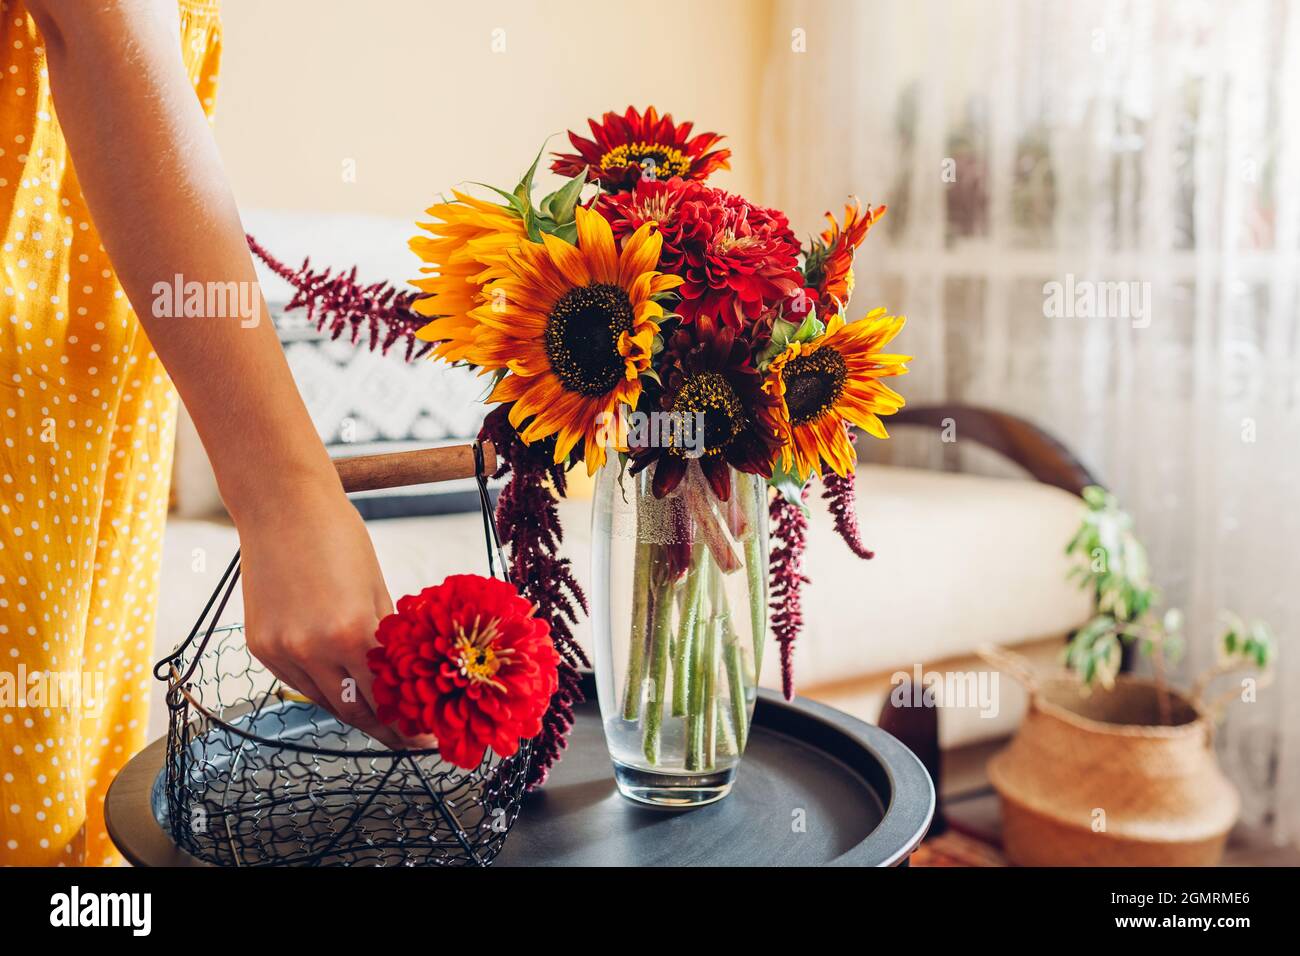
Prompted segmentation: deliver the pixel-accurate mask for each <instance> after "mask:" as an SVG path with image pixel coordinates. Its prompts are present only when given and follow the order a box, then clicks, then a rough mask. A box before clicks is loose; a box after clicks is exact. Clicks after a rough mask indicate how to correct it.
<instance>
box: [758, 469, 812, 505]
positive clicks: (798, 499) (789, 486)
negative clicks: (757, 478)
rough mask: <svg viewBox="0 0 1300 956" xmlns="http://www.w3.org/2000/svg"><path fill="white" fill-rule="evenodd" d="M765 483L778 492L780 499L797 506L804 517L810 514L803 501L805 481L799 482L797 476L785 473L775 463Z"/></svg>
mask: <svg viewBox="0 0 1300 956" xmlns="http://www.w3.org/2000/svg"><path fill="white" fill-rule="evenodd" d="M767 483H768V484H769V485H771V486H772V487H773V488H775V489H776V490H777V491H778V492H780V494H781V497H783V498H784V499H785V500H786V501H788V502H790V504H792V505H798V506H799V510H800V511H802V512H803V513H804V514H805V515H810V514H812V512H810V511H809V510H808V503H807V502H806V501H804V500H803V489H804V486H805V485H807V484H808V482H807V480H806V479H804V480H801V479H800V478H799V476H798V475H797V474H795V473H794V472H792V471H786V470H785V469H784V468H782V467H781V465H780V463H777V464H776V465H774V466H773V467H772V477H771V478H769V479H768V480H767Z"/></svg>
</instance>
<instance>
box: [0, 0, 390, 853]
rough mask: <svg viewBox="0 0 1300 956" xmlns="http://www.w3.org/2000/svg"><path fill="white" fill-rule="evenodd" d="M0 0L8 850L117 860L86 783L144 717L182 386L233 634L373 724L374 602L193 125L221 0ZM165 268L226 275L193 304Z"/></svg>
mask: <svg viewBox="0 0 1300 956" xmlns="http://www.w3.org/2000/svg"><path fill="white" fill-rule="evenodd" d="M0 18H2V19H0V229H3V231H4V236H3V248H2V249H0V269H2V270H3V276H0V434H2V435H3V441H2V443H0V864H19V865H22V864H26V865H54V864H68V865H83V864H89V865H100V864H109V863H115V862H118V859H117V856H116V853H115V851H114V850H113V847H112V845H111V843H110V841H109V840H108V838H107V835H106V833H105V832H104V825H103V801H104V794H105V792H106V791H107V789H108V785H109V783H110V782H111V781H112V779H113V776H114V774H115V773H116V772H117V771H118V770H119V769H120V768H121V767H122V765H123V764H124V763H125V762H126V761H127V760H128V759H129V758H130V757H131V756H132V755H133V754H134V753H135V752H136V751H137V750H139V749H140V747H141V746H143V744H144V742H145V741H144V732H145V713H146V702H147V698H148V695H149V693H150V691H151V687H150V685H151V683H152V682H153V680H152V675H151V672H150V661H151V657H152V652H153V641H154V635H153V627H154V610H155V606H156V604H157V600H158V594H157V586H158V565H159V556H160V550H161V546H162V531H163V522H164V518H165V514H166V510H167V489H168V480H169V472H170V467H171V456H172V436H173V428H174V424H175V411H176V390H179V392H180V396H181V397H182V399H183V400H184V401H185V404H186V407H187V409H188V410H189V411H190V414H191V415H192V417H193V418H194V421H195V424H196V426H197V427H198V430H199V433H200V436H201V437H202V439H203V441H204V444H205V446H206V447H207V449H208V452H209V456H210V457H211V458H212V461H213V467H214V470H215V471H216V475H217V482H218V485H219V487H220V489H221V494H222V497H223V499H224V500H225V502H226V506H227V508H228V510H229V511H230V513H231V515H232V517H233V518H234V520H235V524H236V526H237V528H238V530H239V536H240V544H241V548H242V551H243V568H244V600H245V619H246V620H245V623H246V625H247V633H248V642H249V645H250V648H251V649H252V650H253V652H254V653H255V654H257V656H258V657H260V658H261V659H262V660H263V661H264V662H265V663H266V664H267V665H268V666H269V667H270V669H271V670H272V671H273V672H274V673H275V674H276V675H277V676H279V677H280V678H281V679H283V680H284V681H286V682H287V683H289V684H291V685H292V686H294V687H296V688H298V689H299V690H300V691H302V692H303V693H304V694H307V695H308V696H310V697H312V698H314V699H316V700H317V701H319V702H320V703H321V704H322V705H323V706H325V707H327V708H329V709H330V710H332V711H333V712H335V713H336V714H338V715H339V716H340V717H341V718H343V719H345V720H347V721H349V722H351V723H353V724H356V725H357V726H359V727H362V728H363V729H366V730H368V731H370V732H372V733H374V734H376V735H378V736H381V737H382V738H383V739H386V740H388V741H389V742H393V737H392V735H391V733H389V732H388V731H386V730H384V729H383V728H381V727H380V726H379V724H378V722H377V721H376V720H375V717H374V714H373V709H372V703H373V702H372V701H370V697H369V676H368V674H369V672H368V669H367V668H366V665H365V661H364V655H365V651H366V649H367V648H368V647H370V646H371V645H372V644H373V641H374V637H373V635H374V629H375V625H376V623H377V620H378V618H379V617H380V616H382V615H384V614H386V613H388V612H389V611H390V610H391V604H390V601H389V596H388V592H387V589H386V588H385V586H384V582H383V578H382V576H381V574H380V572H379V567H378V564H377V562H376V560H375V556H374V551H373V550H372V548H371V545H370V541H369V538H368V537H367V536H366V533H365V528H364V525H363V524H362V522H361V520H360V518H359V516H358V515H357V512H356V511H355V509H353V508H352V507H351V506H350V505H349V504H348V502H347V499H346V498H345V497H344V495H343V491H342V488H341V486H340V484H339V481H338V478H337V477H336V476H335V474H334V471H333V468H332V467H331V466H330V463H329V459H328V457H327V455H326V453H325V450H324V448H323V447H322V445H321V443H320V441H319V440H318V439H317V437H316V433H315V430H314V429H313V427H312V425H311V421H310V419H309V418H308V416H307V413H306V409H305V408H304V406H303V403H302V401H301V399H300V397H299V396H298V393H297V390H296V389H295V387H294V384H293V380H292V378H291V377H290V375H289V371H288V368H287V366H286V365H285V362H284V358H283V354H282V353H281V350H280V347H279V344H278V342H277V339H276V335H275V332H274V330H273V328H272V327H271V324H270V322H269V321H260V319H261V317H262V316H263V315H265V308H264V304H263V303H262V299H261V295H260V293H259V292H257V287H256V278H255V273H254V271H253V265H252V261H251V259H250V257H249V253H248V249H247V247H246V246H245V243H244V238H243V229H242V227H241V225H240V221H239V214H238V212H237V210H236V208H235V204H234V200H233V197H232V195H231V191H230V188H229V185H228V183H227V181H226V178H225V175H224V172H223V170H222V166H221V160H220V156H219V155H218V152H217V149H216V145H215V143H214V140H213V138H212V134H211V130H210V128H209V126H208V116H207V114H208V113H209V112H210V111H211V108H212V106H213V103H214V100H215V96H216V77H217V65H218V60H219V58H220V49H221V24H220V18H219V11H218V9H217V4H216V3H215V0H181V2H180V3H179V9H178V5H177V2H176V0H96V2H94V3H67V2H60V0H25V2H24V0H5V2H0ZM178 281H180V282H182V283H183V287H184V288H185V289H190V288H194V286H192V285H191V283H199V286H198V288H204V289H212V290H218V291H222V290H238V291H239V292H240V293H241V294H238V295H229V294H219V295H207V296H206V297H203V303H204V304H203V308H202V310H201V312H202V314H199V315H195V314H194V310H193V309H188V308H187V309H182V308H181V307H180V306H181V305H183V303H176V302H172V301H171V299H172V298H173V297H172V296H171V295H170V294H169V293H170V290H171V289H174V288H175V287H176V285H177V282H178ZM231 283H234V285H230V284H231ZM164 290H167V292H168V294H164ZM250 302H251V303H252V305H253V308H252V309H249V308H247V305H248V304H249V303H250ZM241 303H243V304H242V305H241ZM173 382H174V383H175V387H173ZM348 678H352V679H353V680H355V682H356V684H355V685H354V686H359V687H360V688H361V689H362V690H363V694H362V695H361V698H360V699H359V700H358V701H357V702H355V703H352V702H350V698H351V697H352V696H353V695H351V694H345V693H344V689H345V686H346V685H347V682H348ZM73 688H76V689H77V690H78V691H80V692H72V691H73ZM97 698H98V699H97ZM345 698H347V699H345Z"/></svg>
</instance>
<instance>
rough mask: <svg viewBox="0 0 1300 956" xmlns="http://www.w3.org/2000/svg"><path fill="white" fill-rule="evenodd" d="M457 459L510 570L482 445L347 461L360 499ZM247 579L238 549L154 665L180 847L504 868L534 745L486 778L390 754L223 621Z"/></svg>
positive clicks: (275, 860) (438, 472) (495, 761)
mask: <svg viewBox="0 0 1300 956" xmlns="http://www.w3.org/2000/svg"><path fill="white" fill-rule="evenodd" d="M451 452H459V453H461V454H462V455H463V456H470V455H472V462H473V469H474V470H473V472H472V474H473V475H474V477H476V478H477V479H478V484H479V491H480V499H481V506H482V509H483V518H484V535H485V538H486V540H487V549H488V565H489V570H490V572H491V573H493V574H495V573H496V568H497V564H498V561H499V562H500V567H501V569H502V570H501V573H502V576H504V574H505V570H504V569H505V563H504V561H503V560H501V551H500V544H499V542H498V541H497V539H496V528H495V523H494V522H493V519H492V509H491V501H490V499H489V497H488V493H487V482H486V474H487V473H488V471H489V470H490V469H489V468H488V467H487V466H486V465H485V452H484V449H483V447H482V446H480V445H477V444H476V445H474V446H458V448H457V449H430V450H427V451H424V452H417V453H402V454H398V455H377V456H369V457H367V458H360V459H347V460H345V461H343V462H339V463H338V464H339V470H340V474H341V475H343V477H344V487H345V488H346V489H347V490H349V491H357V490H361V489H362V488H371V487H394V486H397V485H399V484H411V483H417V481H418V480H422V481H431V480H438V476H441V477H443V478H447V477H454V476H455V475H454V474H453V471H454V470H455V468H456V467H459V468H460V469H461V470H462V471H463V470H464V464H465V462H461V463H460V464H459V465H457V464H456V462H455V461H454V456H452V455H449V454H448V453H451ZM432 453H438V454H437V455H433V454H432ZM486 454H488V455H490V454H491V448H490V446H488V448H487V452H486ZM413 456H423V457H422V458H419V457H413ZM468 460H469V459H468V458H466V459H465V461H466V462H467V461H468ZM238 579H239V556H238V554H236V555H235V558H234V559H233V560H232V561H231V562H230V565H229V567H227V569H226V572H225V574H223V575H222V578H221V581H220V583H219V584H218V585H217V589H216V591H215V592H214V593H213V595H212V597H211V598H209V600H208V603H207V606H206V607H205V608H204V609H203V613H202V614H201V615H200V617H199V620H198V622H197V623H196V624H195V626H194V628H193V630H192V631H191V632H190V635H189V637H188V638H187V639H186V640H185V641H184V642H183V643H182V644H181V645H180V646H179V647H178V648H177V649H176V650H175V651H174V652H173V653H172V654H170V655H169V656H168V657H165V658H164V659H163V660H161V661H159V662H158V664H157V665H156V666H155V669H154V673H155V676H156V677H158V679H159V680H163V681H166V682H167V707H168V711H169V715H170V716H169V722H168V730H167V757H166V764H165V768H164V772H163V774H162V775H161V776H160V777H159V780H158V783H157V784H156V786H155V791H154V795H153V798H154V807H155V812H156V814H157V815H158V817H159V819H160V821H161V822H162V823H163V826H164V828H165V829H167V831H168V832H169V833H170V834H171V837H172V839H173V840H174V841H175V842H176V844H177V845H178V846H179V847H181V848H182V849H184V850H185V851H186V852H187V853H189V854H191V855H192V856H195V857H197V858H199V859H201V860H204V861H207V862H209V863H214V864H219V865H227V866H268V865H278V866H330V865H351V866H486V865H487V864H489V863H491V862H492V860H493V859H494V858H495V857H496V855H497V854H498V853H499V852H500V851H501V847H502V845H503V844H504V842H505V838H506V835H507V834H508V833H509V831H510V827H511V826H512V825H513V824H514V822H515V819H516V818H517V816H518V814H519V806H520V802H521V800H522V797H523V792H524V783H525V780H526V777H527V771H528V761H529V759H530V757H531V753H532V747H531V742H530V741H521V742H520V746H519V749H518V750H517V751H516V752H515V753H514V754H513V755H511V756H509V757H505V758H502V757H499V756H497V755H495V754H494V753H493V752H492V751H488V752H487V754H486V755H485V757H484V759H483V762H482V763H481V764H480V765H479V766H478V767H476V768H475V769H473V770H464V769H462V768H460V767H457V766H454V765H452V764H450V763H447V762H445V761H443V760H442V759H441V758H440V757H439V755H438V752H437V751H436V750H390V749H388V748H386V747H384V746H383V745H382V744H380V743H379V742H377V741H375V740H374V739H372V738H371V737H369V736H368V735H367V734H365V733H363V732H362V731H360V730H357V729H356V728H353V727H350V726H348V725H347V724H344V723H343V722H341V721H340V720H339V719H338V718H336V717H334V716H333V715H332V714H330V713H329V712H328V711H326V710H324V709H323V708H321V707H319V706H317V705H316V704H314V703H311V702H308V701H306V700H305V699H304V698H302V697H301V696H299V695H297V694H296V693H295V692H293V691H292V690H291V689H289V688H287V687H285V686H283V685H282V684H281V683H280V681H279V680H277V679H276V678H275V677H274V676H273V675H272V674H271V673H270V672H269V671H268V670H267V669H266V668H265V667H264V666H263V665H262V664H261V663H260V662H259V661H258V660H257V659H256V658H255V657H253V656H252V654H250V653H249V651H248V648H247V645H246V644H245V641H244V630H243V627H242V626H240V625H228V626H218V625H219V622H220V619H221V615H222V613H223V612H224V610H225V607H226V603H227V601H228V600H229V598H230V595H231V593H233V590H234V588H235V586H236V584H237V583H238Z"/></svg>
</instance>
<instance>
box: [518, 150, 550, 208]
mask: <svg viewBox="0 0 1300 956" xmlns="http://www.w3.org/2000/svg"><path fill="white" fill-rule="evenodd" d="M544 152H546V143H545V142H543V143H542V148H541V149H539V150H538V151H537V157H536V158H535V159H534V160H533V164H532V165H531V166H529V167H528V172H526V173H524V175H523V177H522V178H521V179H520V180H519V182H518V184H517V185H516V186H515V195H516V196H518V197H519V198H520V199H522V200H523V201H524V202H525V203H527V204H529V205H530V206H531V205H532V201H533V177H534V176H536V175H537V164H538V163H540V162H541V161H542V153H544Z"/></svg>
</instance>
